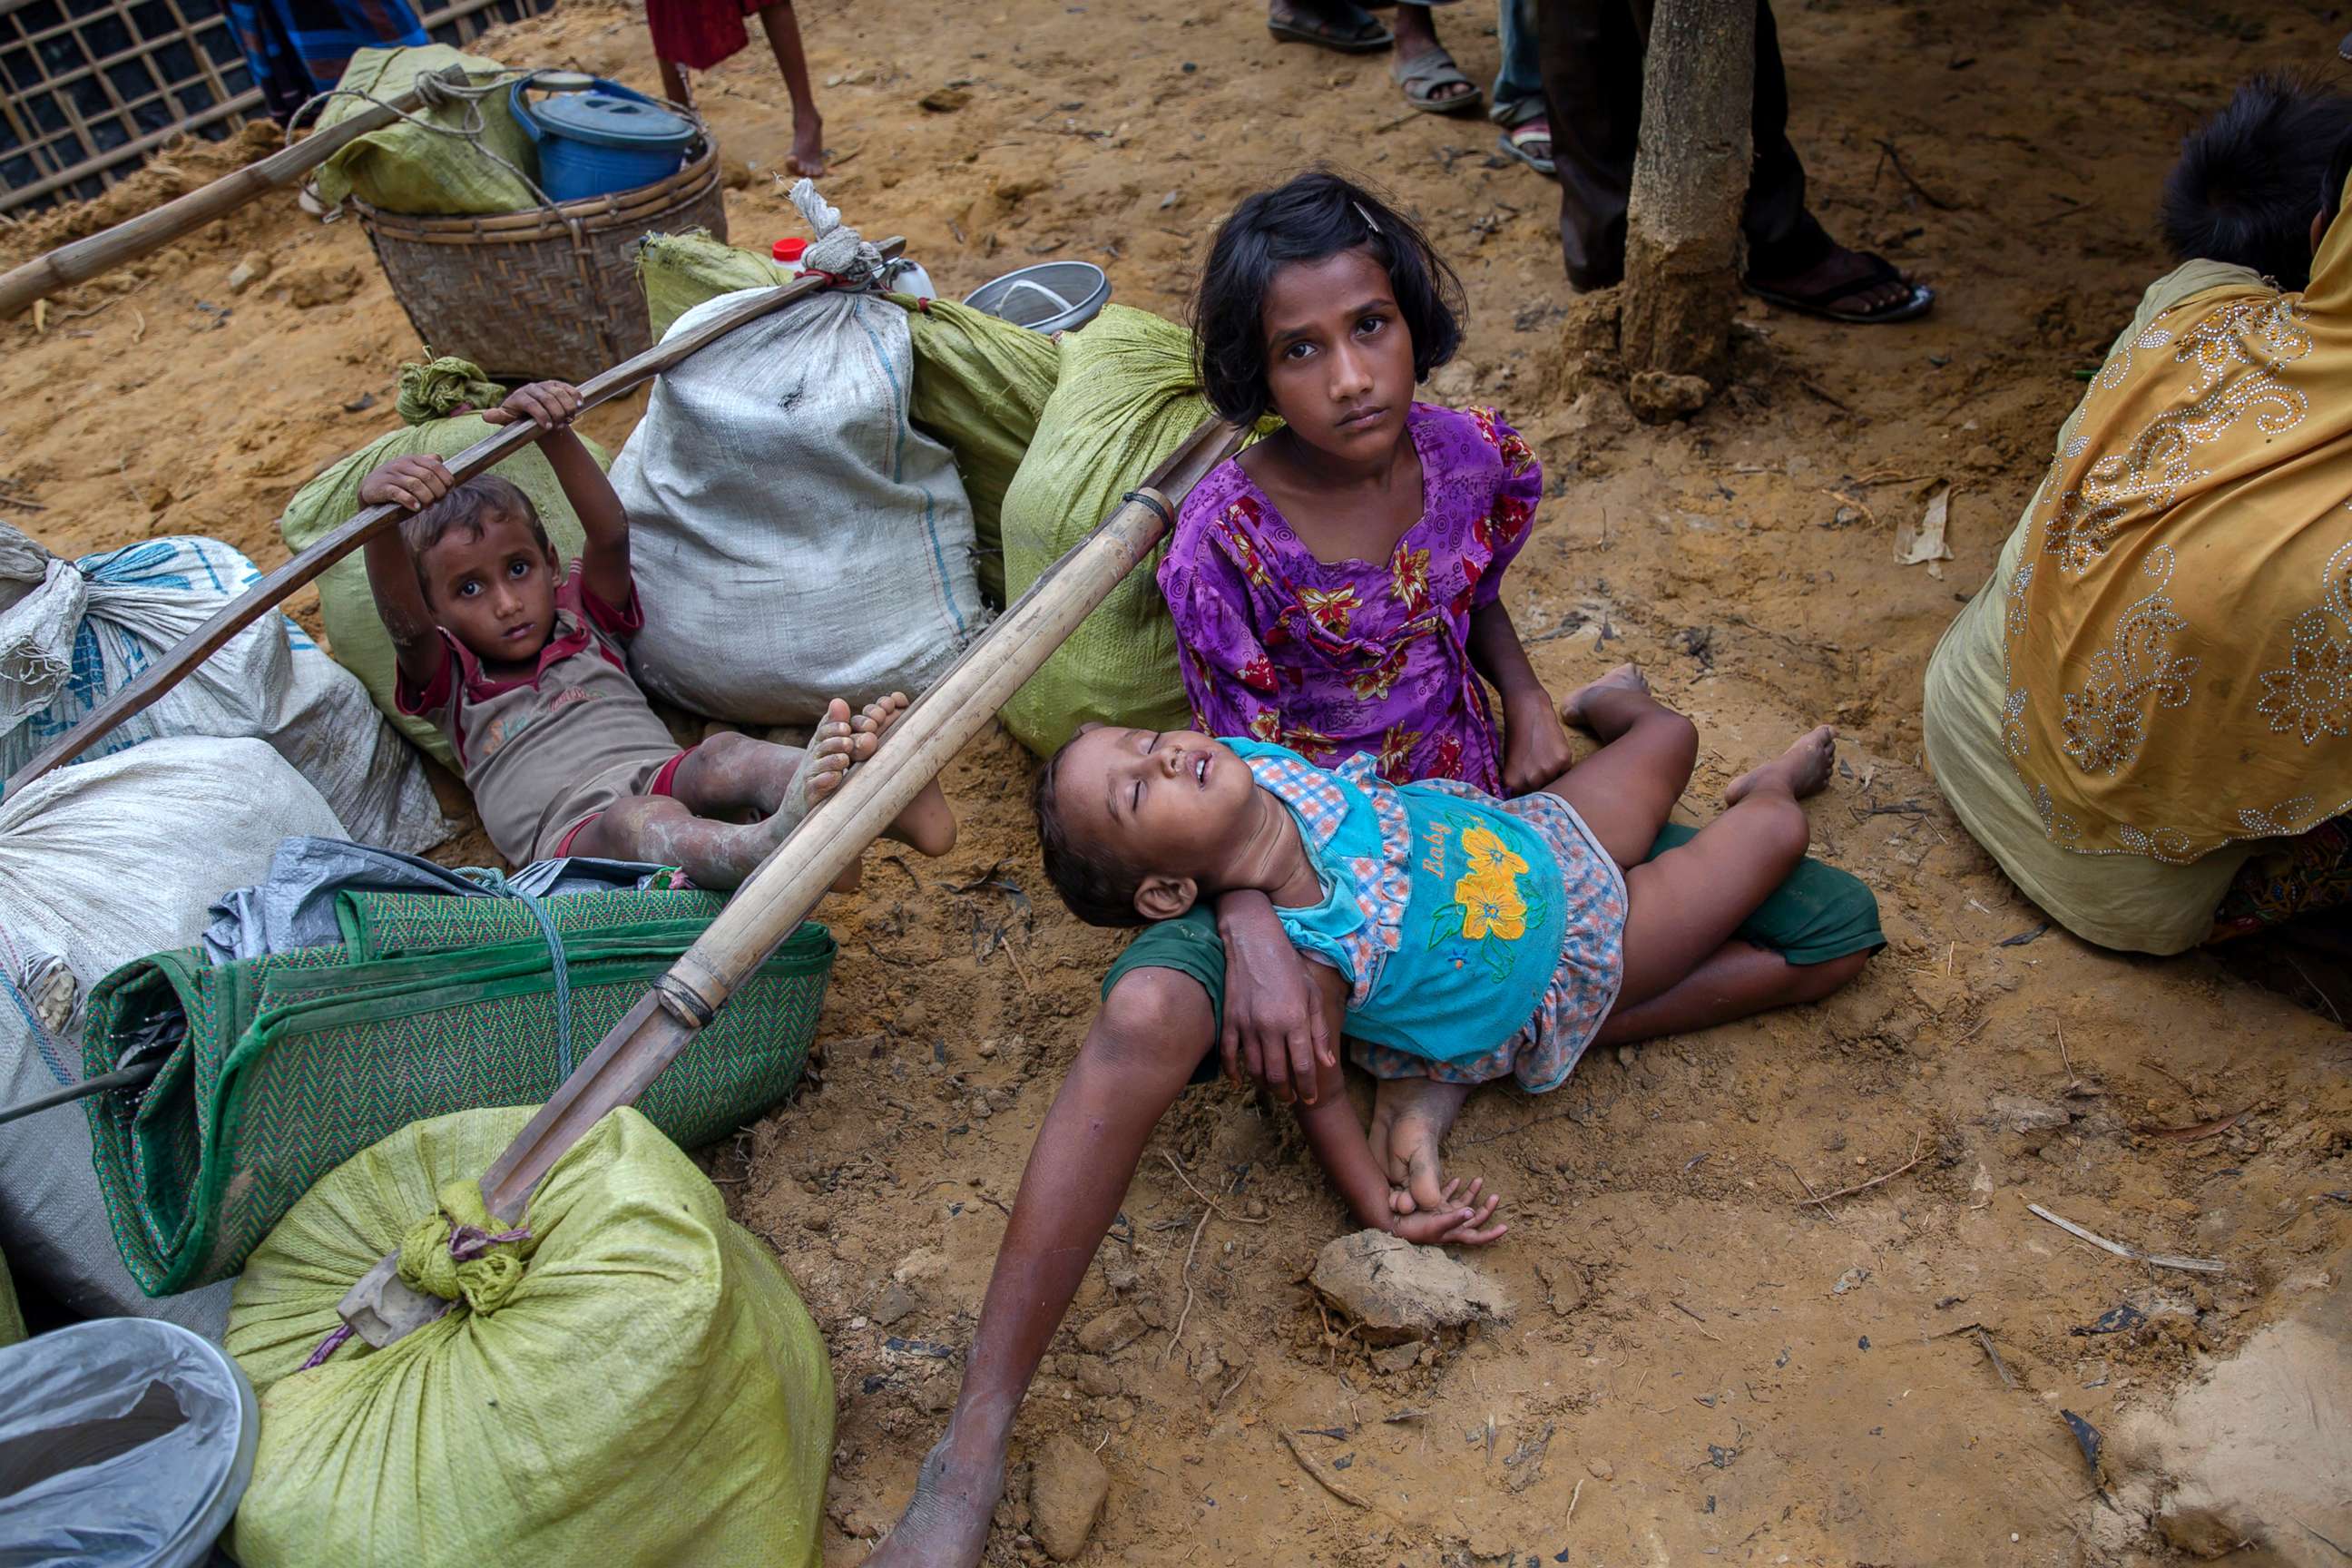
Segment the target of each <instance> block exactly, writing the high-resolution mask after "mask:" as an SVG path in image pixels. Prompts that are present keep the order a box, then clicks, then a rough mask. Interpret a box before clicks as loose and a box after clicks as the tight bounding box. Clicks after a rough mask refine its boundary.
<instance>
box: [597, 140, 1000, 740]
mask: <svg viewBox="0 0 2352 1568" xmlns="http://www.w3.org/2000/svg"><path fill="white" fill-rule="evenodd" d="M793 201H794V202H795V203H796V204H798V205H799V206H800V208H801V211H802V213H803V216H806V217H807V218H808V220H809V222H810V225H811V226H812V227H813V228H814V231H815V232H816V234H817V238H816V240H815V241H814V243H813V244H812V245H811V246H810V247H809V250H808V254H807V261H808V265H809V266H810V267H811V268H814V269H818V270H823V271H825V272H829V273H831V274H833V275H834V276H835V277H836V278H838V279H841V286H840V287H838V288H835V289H828V290H826V291H825V292H824V293H821V294H818V295H815V296H814V297H813V298H810V299H806V300H800V301H798V302H797V303H795V304H793V305H792V306H791V307H789V308H788V309H785V310H779V311H777V312H775V313H774V314H773V315H771V316H768V317H766V318H764V319H762V320H761V321H754V322H751V324H749V325H747V326H744V327H741V328H739V329H738V330H736V331H733V332H731V333H730V334H729V335H728V336H727V337H726V338H724V339H722V340H721V341H719V342H715V343H713V344H711V345H710V346H709V348H706V349H704V350H702V351H701V352H700V353H697V354H695V355H694V356H693V357H692V358H691V359H688V361H687V362H686V363H683V364H681V365H679V366H678V367H677V369H675V370H672V371H670V372H668V373H667V374H665V375H663V376H662V378H661V379H660V380H659V381H658V382H656V384H655V385H654V391H653V396H652V398H651V400H650V401H649V402H648V404H647V405H646V414H645V417H644V418H643V419H642V420H640V421H639V422H638V424H637V427H636V429H635V432H634V433H633V434H632V435H631V436H630V437H629V439H628V442H627V444H626V445H625V446H624V447H622V448H621V453H620V456H619V457H618V458H615V459H614V464H613V488H614V489H615V490H616V491H618V492H619V494H620V498H621V504H622V505H623V506H624V507H625V508H626V509H627V511H628V514H629V551H630V559H631V563H632V564H633V566H634V567H635V573H636V580H637V588H638V592H639V593H640V595H642V596H643V601H644V605H645V614H646V628H645V630H644V631H643V632H641V633H639V634H638V636H637V638H636V640H635V643H634V644H632V645H631V647H630V658H629V662H630V668H632V669H633V670H634V671H635V674H636V677H637V679H638V680H639V681H640V683H642V684H643V685H644V687H645V688H646V690H647V691H648V692H650V693H652V694H653V695H655V696H656V697H659V698H662V699H664V700H667V701H669V702H672V703H675V704H677V706H679V707H681V708H686V709H689V710H693V711H695V712H698V713H704V714H709V715H710V716H711V717H713V718H718V719H725V720H731V721H737V722H741V723H752V724H797V723H807V722H809V721H813V720H814V719H816V718H818V717H819V716H820V715H822V714H823V712H824V704H825V701H826V700H827V699H829V698H834V697H840V698H844V699H846V700H848V701H849V702H851V703H852V704H853V705H855V704H857V703H861V702H865V701H869V700H872V699H874V698H877V697H880V696H884V695H886V694H887V693H889V692H891V691H905V692H907V693H908V694H909V695H912V694H915V693H918V692H920V691H921V690H923V689H925V688H926V687H928V686H929V684H930V683H931V682H932V681H933V680H934V679H937V678H938V677H939V676H940V674H942V673H944V672H945V670H946V669H947V668H948V666H949V665H950V664H951V663H953V662H954V661H955V658H956V657H957V655H958V654H960V653H961V651H962V650H963V647H964V646H965V645H966V644H967V643H969V642H970V641H971V638H972V637H974V636H975V635H976V634H977V633H978V632H979V630H980V628H981V626H982V618H983V616H982V608H981V601H980V591H979V585H978V583H977V581H976V580H975V577H974V572H973V560H972V555H973V549H974V538H973V531H972V515H971V504H970V503H969V502H968V501H967V500H965V499H964V493H963V487H962V485H961V483H960V482H959V481H958V479H957V478H956V469H955V461H954V458H952V457H951V456H950V454H949V452H948V450H947V448H946V447H942V446H940V444H939V443H938V442H936V441H933V440H931V439H930V438H929V437H925V436H923V435H921V434H920V433H919V432H917V431H916V430H915V429H914V428H913V427H912V426H910V425H909V424H908V398H909V396H910V395H911V391H912V380H913V356H912V354H911V353H910V351H909V349H908V331H907V317H906V312H905V311H904V310H901V309H900V308H899V307H898V306H896V305H894V304H892V303H891V302H890V301H889V300H887V298H884V297H882V296H879V295H875V294H870V293H866V292H864V291H863V289H862V286H863V285H864V284H865V282H866V280H867V279H871V278H872V277H873V276H874V275H875V273H876V270H877V268H879V267H880V265H881V258H880V257H879V256H878V255H877V253H876V251H875V249H874V247H872V246H870V245H867V244H866V243H865V242H864V241H862V240H861V239H860V238H859V237H858V236H857V233H856V230H854V229H850V228H846V227H844V226H842V225H841V223H840V216H839V214H838V213H836V212H835V210H834V209H833V208H832V207H830V206H827V205H825V204H824V202H823V200H822V199H821V198H819V197H818V196H817V195H816V193H815V191H814V188H813V187H811V185H810V184H809V183H808V182H807V181H805V180H803V181H802V182H801V183H800V184H798V185H796V186H794V187H793ZM736 299H740V296H726V295H722V296H720V297H719V298H718V299H715V300H709V301H708V302H707V303H705V304H703V305H701V306H698V308H696V309H694V310H688V312H687V313H686V314H684V315H683V316H680V317H679V318H678V319H677V321H675V322H674V323H672V325H671V327H670V330H669V333H668V334H667V335H668V336H676V335H677V334H678V333H680V332H685V331H692V330H693V329H694V328H695V327H697V326H698V325H699V324H701V323H702V322H703V321H707V320H709V318H710V317H711V316H713V315H716V314H718V313H719V312H721V311H724V310H727V309H728V308H729V304H730V303H731V302H732V300H736Z"/></svg>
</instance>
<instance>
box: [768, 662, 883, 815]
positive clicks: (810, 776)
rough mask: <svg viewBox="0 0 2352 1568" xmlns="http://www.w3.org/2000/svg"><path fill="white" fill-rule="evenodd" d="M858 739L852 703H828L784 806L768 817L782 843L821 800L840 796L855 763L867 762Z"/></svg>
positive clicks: (788, 787)
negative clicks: (859, 746) (851, 708)
mask: <svg viewBox="0 0 2352 1568" xmlns="http://www.w3.org/2000/svg"><path fill="white" fill-rule="evenodd" d="M859 739H860V737H859V735H858V733H857V731H856V730H855V729H854V728H853V727H852V723H851V720H850V717H849V704H848V703H846V702H844V701H843V700H841V699H840V698H838V697H836V698H835V699H834V700H832V701H831V702H828V703H826V704H825V709H824V718H823V719H820V720H818V721H817V726H816V728H815V729H814V730H813V731H810V733H809V743H808V745H807V747H806V748H805V749H804V751H803V754H802V756H801V762H800V766H798V767H796V768H794V769H793V782H792V783H791V784H787V785H785V786H784V800H783V804H782V805H779V806H777V807H776V811H775V815H774V816H771V817H769V818H768V826H769V828H770V829H771V830H772V832H773V833H774V834H775V836H776V839H777V841H778V842H779V843H781V842H782V839H783V837H784V835H785V834H787V833H790V832H791V831H792V830H793V828H795V827H797V826H800V822H801V818H803V817H804V816H807V815H808V814H809V813H810V811H812V810H813V809H814V808H815V806H816V804H817V803H818V802H819V801H821V800H825V799H828V798H829V797H831V796H832V795H835V794H837V793H839V791H840V789H841V786H842V784H845V782H847V780H848V778H849V767H850V764H851V763H856V762H862V761H864V760H865V757H861V756H860V755H859V754H858V752H857V743H858V741H859ZM873 754H874V748H873V746H872V744H871V743H868V744H867V745H866V752H865V756H867V757H870V756H872V755H873Z"/></svg>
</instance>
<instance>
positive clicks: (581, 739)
mask: <svg viewBox="0 0 2352 1568" xmlns="http://www.w3.org/2000/svg"><path fill="white" fill-rule="evenodd" d="M579 411H580V395H579V394H578V393H577V392H575V391H574V390H573V389H572V387H570V386H567V385H565V384H562V382H552V381H543V382H538V383H535V384H532V385H530V386H526V387H523V388H522V389H521V390H520V391H518V392H516V393H515V394H514V395H512V396H510V397H509V398H508V399H507V400H506V402H505V404H504V405H501V406H500V407H499V408H498V409H495V410H491V411H489V412H487V413H485V414H484V415H483V416H482V417H484V418H485V419H488V421H489V422H490V423H492V424H494V425H506V424H511V423H513V422H514V421H515V420H517V419H530V420H533V421H536V422H537V424H538V425H539V426H540V428H541V430H542V431H543V432H545V434H544V435H542V437H541V451H542V452H543V453H544V454H545V455H546V458H547V460H548V464H549V466H550V467H551V468H553V469H554V470H555V475H556V479H558V481H559V482H561V483H562V486H563V494H564V499H566V500H569V501H570V502H571V503H572V509H573V510H575V511H577V512H578V513H579V517H580V526H581V531H582V532H583V535H584V536H585V539H586V543H585V546H584V547H583V550H582V551H581V554H580V560H579V562H578V563H576V564H575V565H574V566H573V567H572V570H571V571H570V572H569V573H565V572H563V571H562V568H561V565H560V563H559V562H558V560H557V557H556V554H555V548H554V546H553V545H552V544H551V542H549V540H548V537H547V531H546V530H545V529H544V528H543V527H542V526H541V523H540V521H539V514H538V512H537V511H536V510H533V508H532V506H531V504H530V498H528V497H526V496H525V495H524V494H523V493H522V492H521V491H520V489H516V488H515V487H514V486H513V485H512V484H509V483H508V482H507V481H506V480H504V479H499V478H497V477H496V476H494V475H484V476H482V477H480V478H478V479H468V480H467V481H466V482H465V483H464V484H462V485H460V484H456V483H454V481H453V476H452V475H451V474H450V472H449V470H448V468H446V466H445V465H444V464H443V463H442V461H441V459H440V458H436V457H431V456H420V457H408V458H394V459H393V460H392V461H391V462H389V463H386V464H385V465H384V466H383V467H382V468H378V469H376V470H375V471H374V472H373V473H372V474H370V475H369V476H368V477H367V478H366V479H364V480H362V482H361V485H360V500H362V501H364V502H366V503H368V504H370V505H382V504H385V503H391V504H394V505H399V506H404V507H407V508H409V509H410V510H413V511H414V512H415V516H413V517H410V518H407V519H405V520H404V521H402V523H401V525H400V527H399V528H398V530H397V531H387V532H385V533H383V534H380V535H378V536H377V537H376V538H374V539H373V540H371V541H369V542H368V546H367V570H368V584H369V586H370V587H371V588H372V589H373V591H374V594H375V602H376V608H377V610H378V612H379V613H380V614H381V615H382V616H383V626H384V630H385V631H386V632H388V633H389V634H391V637H392V642H393V647H394V649H395V650H396V651H397V653H398V655H399V659H400V682H399V689H398V700H399V702H400V706H401V710H402V711H403V712H406V713H417V714H424V715H426V716H428V717H431V718H433V719H435V720H436V721H437V722H439V723H440V724H442V725H443V726H445V727H446V729H447V730H448V731H449V737H450V740H451V742H452V743H453V744H454V746H455V747H456V750H457V761H458V763H459V765H460V766H461V767H462V768H464V770H465V774H466V787H467V789H469V790H471V791H472V792H473V795H474V804H475V806H476V808H477V809H478V810H479V811H480V813H481V816H482V825H483V826H484V827H485V828H486V829H487V830H488V833H489V836H490V841H491V842H492V843H493V844H495V845H496V846H497V847H498V851H499V854H500V855H502V856H504V857H505V858H507V859H508V860H509V862H511V863H513V864H515V865H518V866H520V865H525V864H527V863H529V862H530V861H532V860H540V859H547V858H552V857H556V856H562V855H591V856H598V857H602V858H607V859H614V860H644V861H651V862H654V863H656V864H659V865H665V866H676V867H677V868H679V869H681V870H682V871H684V872H685V873H686V875H687V876H688V879H691V880H692V881H693V882H694V883H695V884H696V885H697V886H699V887H704V888H713V889H728V888H733V887H736V886H738V885H740V883H741V882H742V881H743V880H744V879H746V878H748V877H749V876H750V875H751V872H752V871H753V869H754V868H757V867H758V866H759V864H760V862H761V860H762V859H764V858H766V857H767V854H768V852H769V851H770V850H772V849H773V848H774V847H776V846H777V844H779V843H780V842H782V839H783V837H784V835H785V834H786V833H788V832H790V831H791V830H792V828H793V826H794V825H795V824H797V823H798V822H799V821H800V819H801V818H802V817H803V816H806V815H807V814H808V811H809V808H810V807H811V806H813V805H815V804H816V802H817V801H819V800H821V799H823V798H824V796H825V795H830V794H832V793H833V792H834V791H835V790H837V789H839V788H840V787H841V784H842V781H843V780H844V779H845V777H847V776H848V770H849V768H850V767H851V766H852V765H853V764H854V763H859V762H863V761H865V760H866V758H867V757H870V756H872V755H873V754H874V750H875V747H876V746H877V744H879V743H880V742H881V739H882V736H883V733H884V732H885V731H887V730H888V729H889V727H890V726H891V724H892V723H894V722H895V721H897V720H898V716H899V715H900V714H901V713H903V712H904V711H905V710H906V707H907V699H906V698H905V696H904V695H902V694H898V693H893V694H892V695H890V696H888V697H886V698H883V699H882V700H879V701H877V702H873V703H870V704H868V705H867V706H866V709H865V710H864V711H863V712H861V713H858V714H856V715H854V716H853V715H852V714H851V712H850V710H849V705H848V704H847V703H846V702H845V701H842V700H839V699H835V700H834V701H833V702H832V703H831V704H830V706H829V707H828V709H827V710H826V714H825V717H824V721H822V722H821V723H819V724H818V725H817V727H816V731H815V733H814V735H812V736H811V737H810V742H809V746H808V749H807V750H806V751H803V750H801V749H799V748H797V747H793V746H780V745H776V744H773V743H772V742H766V741H761V740H755V739H753V738H752V737H751V736H748V735H738V734H731V733H722V734H717V735H713V736H711V737H710V738H709V740H706V741H704V742H702V743H701V744H700V745H698V746H689V747H688V748H686V749H685V750H683V751H681V750H679V749H678V746H677V742H676V741H675V740H673V739H672V738H671V737H670V733H669V730H668V728H667V726H666V725H664V724H663V723H662V721H661V720H660V719H658V718H657V717H656V716H655V714H654V710H652V708H650V707H649V706H647V704H646V699H645V694H644V693H643V692H642V691H640V690H638V689H637V683H636V682H635V680H633V679H630V676H629V672H628V665H627V661H626V658H625V654H624V652H623V649H624V647H625V644H626V643H627V641H628V639H629V638H630V637H632V636H634V635H635V633H636V631H637V630H638V629H639V628H640V627H641V626H644V625H645V617H644V613H643V611H642V610H641V609H640V608H639V606H638V604H637V595H636V588H635V584H634V582H633V581H632V579H631V577H630V574H629V520H628V518H627V516H626V515H625V513H624V512H623V511H622V510H621V503H620V500H619V498H618V497H617V496H615V495H614V493H613V487H612V485H611V484H610V483H609V482H607V480H606V479H605V478H604V470H602V469H601V468H598V467H597V466H596V460H595V459H594V458H592V457H591V456H589V454H588V449H587V448H586V447H583V445H582V444H581V442H580V438H579V437H577V436H575V435H573V434H572V430H571V422H572V416H574V415H576V414H577V413H578V412H579ZM744 611H745V613H746V614H751V615H756V614H758V613H759V611H758V606H756V605H745V606H744ZM712 651H713V653H714V655H715V654H716V653H717V652H718V650H716V649H714V650H712ZM745 815H749V816H751V817H752V818H753V820H751V821H748V822H746V821H742V820H740V818H741V817H742V816H745ZM730 819H731V820H730ZM887 832H888V836H889V837H893V838H896V839H898V840H899V841H900V842H902V843H905V844H908V845H910V846H912V847H915V848H917V849H919V850H920V851H922V852H923V853H924V854H926V855H944V854H946V853H947V852H948V851H949V850H950V849H951V848H953V847H954V846H955V837H956V824H955V817H954V815H953V814H952V812H950V809H949V807H948V804H947V801H946V799H945V797H944V796H942V795H940V788H939V785H938V784H937V783H933V784H929V785H928V786H926V787H925V789H924V791H923V793H922V794H920V795H917V796H916V797H915V799H914V801H913V802H912V803H911V804H909V805H908V807H907V809H906V810H905V811H904V812H902V813H901V814H900V815H899V816H898V820H897V821H896V822H894V823H892V824H891V826H890V827H889V828H888V830H887ZM853 875H854V874H853Z"/></svg>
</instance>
